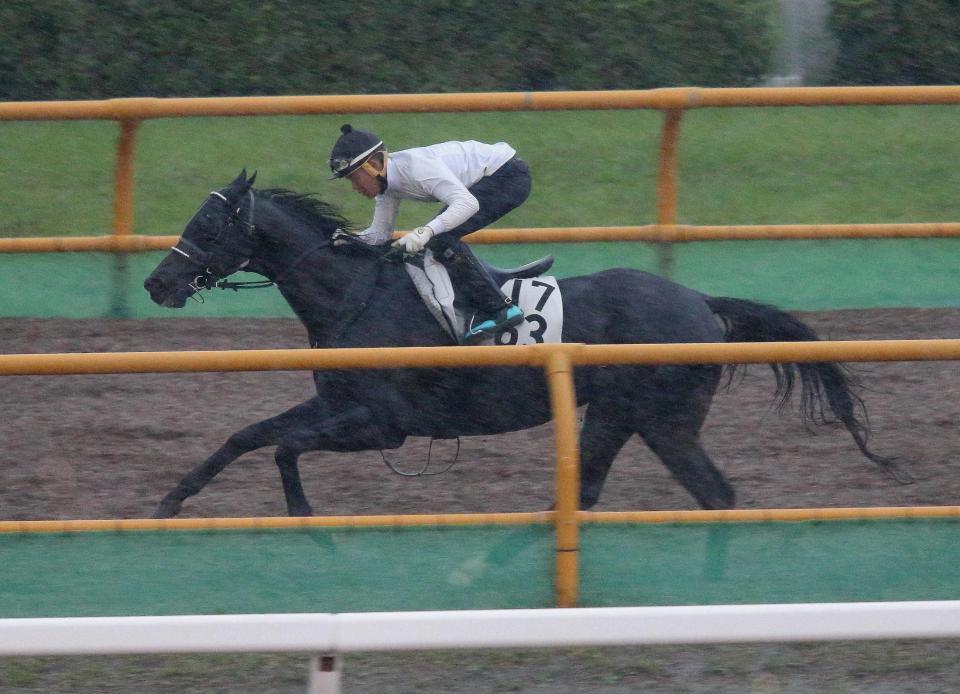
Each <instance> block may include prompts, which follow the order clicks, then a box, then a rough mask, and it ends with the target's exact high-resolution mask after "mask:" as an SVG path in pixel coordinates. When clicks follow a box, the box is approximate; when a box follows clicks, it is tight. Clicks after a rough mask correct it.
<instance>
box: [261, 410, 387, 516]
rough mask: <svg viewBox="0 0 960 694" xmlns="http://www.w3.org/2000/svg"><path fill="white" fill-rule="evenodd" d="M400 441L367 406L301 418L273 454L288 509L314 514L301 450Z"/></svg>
mask: <svg viewBox="0 0 960 694" xmlns="http://www.w3.org/2000/svg"><path fill="white" fill-rule="evenodd" d="M402 443H403V436H402V435H400V434H397V433H394V434H391V433H389V432H387V431H385V430H384V429H381V428H380V427H379V426H377V424H376V422H375V421H374V418H373V416H372V414H371V413H370V410H369V409H367V408H366V407H363V406H356V407H352V408H350V409H348V410H346V411H345V412H341V413H339V414H337V415H334V416H331V417H327V418H325V419H323V420H321V421H318V422H317V421H313V422H311V421H302V422H300V425H299V426H296V427H293V428H291V429H289V430H287V431H286V432H285V433H284V435H283V436H282V437H281V438H280V442H279V445H278V446H277V452H276V454H275V456H274V460H275V461H276V463H277V468H278V469H279V470H280V480H281V482H282V483H283V493H284V496H285V498H286V500H287V513H288V514H289V515H291V516H312V515H313V508H312V507H311V506H310V503H309V502H308V501H307V497H306V495H305V494H304V492H303V484H302V482H301V480H300V468H299V466H298V460H299V458H300V454H301V453H303V452H305V451H313V450H326V451H367V450H372V449H383V448H396V447H397V446H400V445H401V444H402Z"/></svg>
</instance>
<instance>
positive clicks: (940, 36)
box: [830, 0, 960, 85]
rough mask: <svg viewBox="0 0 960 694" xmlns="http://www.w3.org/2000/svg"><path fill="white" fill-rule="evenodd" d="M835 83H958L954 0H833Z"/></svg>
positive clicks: (958, 25) (959, 13)
mask: <svg viewBox="0 0 960 694" xmlns="http://www.w3.org/2000/svg"><path fill="white" fill-rule="evenodd" d="M830 28H831V31H832V32H833V34H834V35H835V36H836V38H837V41H838V44H839V51H838V56H837V63H836V66H835V69H834V74H833V78H832V82H834V83H836V84H879V85H883V84H958V83H960V3H958V2H957V0H913V2H903V1H902V0H833V3H832V8H831V15H830Z"/></svg>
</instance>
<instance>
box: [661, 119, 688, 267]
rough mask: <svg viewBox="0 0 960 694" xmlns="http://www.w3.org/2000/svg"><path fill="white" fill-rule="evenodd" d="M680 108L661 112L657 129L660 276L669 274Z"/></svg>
mask: <svg viewBox="0 0 960 694" xmlns="http://www.w3.org/2000/svg"><path fill="white" fill-rule="evenodd" d="M682 117H683V111H682V110H681V109H669V110H667V111H665V112H664V114H663V130H661V131H660V164H659V170H658V171H657V229H658V231H659V232H660V233H661V234H662V236H663V240H662V241H661V242H660V243H659V244H658V245H657V272H658V273H659V274H660V275H661V276H663V277H670V275H672V274H673V243H672V241H671V240H670V238H669V236H668V227H669V229H670V230H672V228H673V227H675V226H676V224H677V140H678V139H679V137H680V119H681V118H682Z"/></svg>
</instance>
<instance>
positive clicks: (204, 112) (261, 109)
mask: <svg viewBox="0 0 960 694" xmlns="http://www.w3.org/2000/svg"><path fill="white" fill-rule="evenodd" d="M934 104H960V86H918V87H908V86H904V87H768V88H699V87H677V88H667V89H650V90H623V91H584V92H488V93H475V94H377V95H340V96H253V97H218V98H180V99H155V98H132V99H108V100H103V101H30V102H7V103H0V120H91V119H92V120H115V121H117V122H118V123H119V124H120V134H119V138H118V140H117V153H116V167H115V175H114V203H113V234H114V235H115V236H120V237H123V236H128V235H130V234H132V233H133V227H134V218H133V195H134V165H133V160H134V151H135V146H136V134H137V126H138V125H139V123H140V122H141V121H143V120H147V119H154V118H182V117H197V116H277V115H308V114H334V113H441V112H483V111H557V110H613V109H653V110H659V111H663V112H664V120H663V128H662V131H661V136H660V154H659V170H658V173H657V206H656V209H657V216H656V223H655V224H654V225H651V226H648V227H624V228H623V229H624V230H625V231H617V230H612V231H610V232H607V231H594V230H592V229H581V228H570V229H564V230H556V229H545V230H536V229H524V230H508V229H500V230H497V231H498V232H510V233H503V234H502V235H501V236H500V237H499V238H498V237H495V236H485V237H479V236H478V235H477V240H478V241H479V240H480V239H481V238H483V239H484V240H485V241H486V242H488V243H506V242H515V241H518V240H522V241H528V242H534V243H537V242H542V241H558V240H563V241H571V240H583V241H594V240H597V241H600V240H620V239H623V238H632V239H634V240H643V241H655V242H663V243H665V244H668V243H673V242H678V241H694V240H696V241H702V240H719V239H726V238H748V239H753V238H825V237H831V238H837V237H849V236H851V235H852V236H854V237H858V238H859V237H866V236H869V237H874V236H888V235H890V236H904V235H906V236H960V224H930V225H926V224H912V225H902V224H895V225H850V224H841V225H813V226H805V225H791V226H789V227H782V228H781V227H775V226H774V227H769V226H766V227H737V226H712V227H685V226H684V227H678V226H677V195H678V190H677V150H678V142H679V137H680V125H681V120H682V115H683V112H684V111H686V110H689V109H696V108H725V107H745V106H751V107H763V106H884V105H934ZM902 228H908V229H907V231H906V232H900V231H898V230H899V229H902ZM767 230H768V231H769V232H770V233H771V234H774V235H767ZM538 231H541V232H542V234H541V233H538ZM620 233H623V234H624V236H619V234H620ZM778 233H779V234H782V235H779V236H777V235H776V234H778ZM806 234H811V236H807V235H806ZM581 236H583V237H584V238H581ZM472 238H473V237H471V239H472ZM494 239H496V240H494ZM7 241H18V242H19V245H17V244H8V243H7ZM164 243H165V244H166V245H169V243H167V242H166V241H164ZM153 248H154V247H153V246H150V245H146V246H140V245H137V244H131V245H126V244H124V243H118V242H117V241H116V240H108V239H101V240H98V241H96V242H92V241H89V240H88V241H86V242H84V243H81V244H79V245H77V246H70V245H69V244H64V245H63V246H60V247H56V248H52V247H49V246H45V245H44V244H42V243H40V241H39V240H32V239H3V240H2V241H0V252H30V251H34V250H37V251H45V250H98V251H137V250H150V249H153ZM667 262H668V261H667ZM662 264H663V263H662Z"/></svg>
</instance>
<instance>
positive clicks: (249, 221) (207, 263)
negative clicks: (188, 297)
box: [170, 190, 274, 303]
mask: <svg viewBox="0 0 960 694" xmlns="http://www.w3.org/2000/svg"><path fill="white" fill-rule="evenodd" d="M209 197H211V198H217V199H218V200H222V201H223V202H224V204H227V205H229V204H230V201H229V200H227V197H226V196H225V195H224V194H223V193H220V192H218V191H212V192H211V193H210V196H209ZM247 197H248V198H249V200H250V204H249V205H248V206H247V218H246V219H243V218H242V217H241V216H240V210H241V209H242V208H241V206H240V205H238V206H237V209H236V210H233V211H231V212H230V213H229V214H228V215H227V223H226V224H225V225H224V227H223V228H222V229H221V230H220V232H219V233H218V234H217V237H216V238H215V239H214V243H216V242H217V241H219V240H220V237H221V236H222V235H223V232H224V231H226V229H227V228H229V227H230V225H231V224H232V223H234V222H236V223H239V224H241V225H243V226H245V227H246V229H247V233H248V234H250V235H251V236H252V235H253V234H254V233H255V232H256V230H257V227H256V224H254V221H253V216H254V208H255V206H256V196H255V195H254V194H253V191H252V190H250V191H247ZM170 250H172V251H174V252H175V253H179V254H180V255H181V256H183V257H184V258H186V259H187V260H189V261H190V262H191V263H193V264H194V265H195V266H197V267H198V268H200V270H201V272H200V274H198V275H197V276H196V277H194V278H193V281H192V282H188V283H187V285H188V286H189V287H190V288H191V289H192V290H193V291H194V294H193V297H194V298H196V297H197V296H199V292H201V291H202V290H204V289H213V288H215V287H219V288H220V289H233V290H234V291H236V290H238V289H254V288H263V287H270V286H273V284H274V283H273V282H272V281H271V280H259V281H255V282H227V281H226V280H225V279H221V278H225V277H227V276H229V275H232V274H233V273H235V272H238V271H239V270H242V269H243V268H245V267H247V265H249V264H250V258H249V257H246V254H243V253H236V252H234V251H231V250H228V249H223V253H225V254H226V255H229V256H233V257H234V258H240V259H241V260H240V261H239V262H237V263H236V264H235V265H233V267H232V268H230V269H226V270H221V269H219V268H216V269H215V268H214V266H215V265H216V261H215V259H214V255H213V254H212V253H210V252H209V251H205V250H203V249H202V248H200V247H199V246H197V245H196V244H194V243H193V242H191V241H188V240H187V239H185V238H183V237H181V238H180V239H178V240H177V243H176V244H175V245H173V246H170ZM196 300H197V301H199V302H200V303H203V297H202V296H200V297H199V298H197V299H196Z"/></svg>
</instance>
